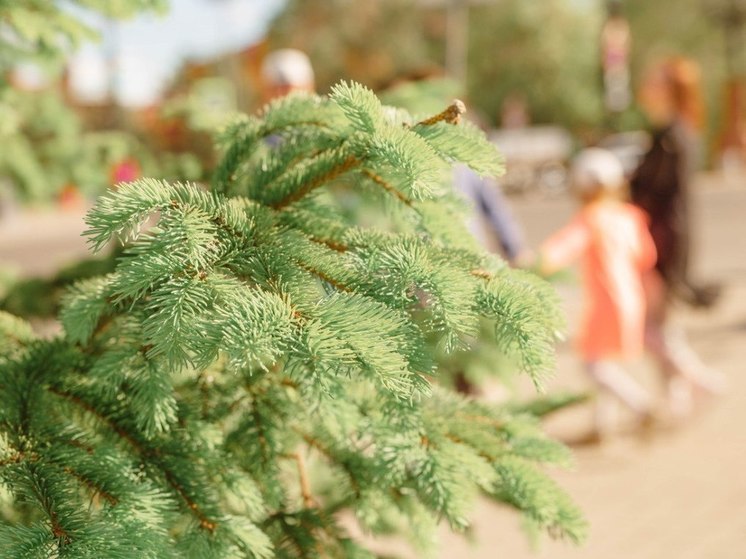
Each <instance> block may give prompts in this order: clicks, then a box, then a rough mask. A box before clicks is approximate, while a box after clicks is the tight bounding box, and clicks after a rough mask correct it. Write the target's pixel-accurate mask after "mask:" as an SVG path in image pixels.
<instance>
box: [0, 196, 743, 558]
mask: <svg viewBox="0 0 746 559" xmlns="http://www.w3.org/2000/svg"><path fill="white" fill-rule="evenodd" d="M695 198H696V202H697V203H696V204H695V211H696V220H697V225H698V230H699V233H700V235H699V237H698V243H697V250H696V258H695V260H696V263H695V264H696V269H697V271H698V272H699V273H700V275H701V276H702V277H707V278H718V279H721V280H723V281H725V282H726V283H727V286H728V289H727V292H726V295H725V298H724V300H723V301H722V304H720V305H719V307H718V308H717V309H716V310H715V311H714V312H711V313H709V314H694V313H691V312H688V311H683V310H682V311H681V312H680V313H679V317H678V318H679V320H680V321H681V322H682V324H684V325H685V326H686V328H687V331H688V333H689V336H690V338H691V341H692V344H693V346H694V347H695V348H696V349H697V350H698V351H699V352H700V354H701V355H702V356H703V358H704V359H705V360H706V361H707V362H708V363H709V364H711V365H712V366H714V367H717V368H719V369H720V370H722V371H723V372H724V373H726V375H727V376H728V378H729V381H730V390H729V392H728V394H727V395H726V396H725V397H723V398H721V399H719V400H718V401H710V402H703V403H702V405H701V406H700V409H699V412H698V414H697V415H696V417H694V418H693V419H692V420H691V421H690V422H689V423H688V424H686V425H684V426H682V427H681V428H679V429H677V430H674V431H670V432H665V433H660V434H658V435H657V436H656V437H654V438H653V439H652V440H651V441H649V442H642V441H639V440H636V439H633V438H621V439H619V440H616V441H613V442H612V443H611V444H609V445H608V446H605V447H603V448H585V449H578V450H577V453H576V455H577V467H576V469H575V470H574V471H571V472H557V474H556V478H557V479H558V480H559V482H560V483H561V484H562V485H563V486H564V487H566V488H567V490H568V491H569V492H570V493H571V494H572V495H573V496H574V497H575V499H576V500H577V502H578V503H579V504H580V505H581V507H582V508H583V510H584V511H585V513H586V515H587V517H588V519H589V521H590V524H591V535H590V539H589V541H588V542H587V544H586V545H585V546H584V547H581V548H574V547H572V546H570V545H568V544H565V543H561V542H551V541H545V542H544V544H543V545H542V547H541V548H540V549H539V550H538V551H536V552H531V551H530V548H529V545H528V543H527V541H526V539H525V538H524V537H523V536H522V535H521V534H520V532H519V531H518V527H519V523H520V522H519V519H518V518H517V517H516V516H515V515H514V514H512V513H510V512H508V511H506V510H504V509H501V508H498V507H494V506H492V505H490V504H489V503H486V502H484V503H480V504H479V506H478V509H477V511H476V518H477V520H476V523H475V527H474V538H473V539H474V540H476V542H477V543H475V544H470V543H469V542H467V541H466V540H464V539H463V538H461V537H458V536H454V535H452V534H449V533H448V532H447V531H446V530H443V533H442V541H441V545H440V547H439V549H440V550H441V552H440V554H439V557H440V558H442V559H458V558H467V557H468V558H470V559H493V558H498V557H499V558H507V559H523V558H540V559H545V558H551V559H590V558H593V559H622V558H624V559H668V558H676V559H742V558H744V557H746V427H744V425H746V375H745V374H744V363H745V362H746V240H745V239H746V187H744V186H741V187H739V186H735V187H733V186H731V187H728V188H720V187H718V186H717V185H715V186H708V187H707V188H706V189H705V190H703V191H702V192H700V193H698V194H697V195H696V197H695ZM515 210H516V213H517V214H518V216H519V217H520V218H521V220H522V221H523V223H524V224H525V226H526V229H527V234H528V237H529V240H530V242H531V243H532V244H533V246H536V245H537V244H538V243H539V242H540V240H541V239H542V238H543V237H544V236H545V235H547V234H548V233H549V232H551V231H552V230H553V229H554V228H556V227H558V226H559V225H561V224H562V223H563V222H564V221H565V220H566V219H567V217H568V216H569V215H570V213H571V212H572V210H573V205H572V204H571V203H570V202H568V201H565V200H554V201H536V200H516V201H515ZM51 223H54V225H50V224H51ZM82 228H83V227H82V223H81V222H80V212H75V211H73V212H70V213H68V214H67V215H65V216H62V217H61V218H56V219H55V220H53V221H52V220H50V219H49V218H48V216H46V215H43V214H34V215H31V216H26V218H25V219H24V220H23V221H16V223H15V224H13V223H11V222H7V221H6V222H0V264H3V265H5V264H8V263H9V262H15V263H18V264H19V266H20V267H21V269H22V270H23V271H25V272H27V273H48V272H51V271H52V270H54V269H56V268H57V267H59V265H61V264H63V263H65V262H67V261H70V260H71V259H75V258H76V257H77V256H78V255H81V254H85V253H86V249H85V246H84V244H83V243H82V242H80V241H79V240H78V237H77V235H78V234H79V232H80V231H81V230H82ZM41 247H46V250H44V251H41V250H40V248H41ZM50 248H51V249H52V250H50ZM42 255H45V256H42ZM561 291H562V293H563V295H564V296H565V299H566V301H567V304H568V307H570V308H569V309H568V310H571V307H574V304H573V303H574V302H576V301H577V290H576V289H575V288H573V287H565V288H562V290H561ZM559 365H560V366H559V372H558V375H557V377H556V379H555V380H554V381H553V386H556V387H571V388H582V387H584V386H585V385H584V379H583V376H582V374H581V372H580V370H579V368H578V367H577V364H576V362H575V360H574V358H573V356H572V355H571V354H570V353H569V352H568V350H567V349H566V348H563V349H562V350H561V352H560V356H559ZM637 374H638V376H639V378H640V379H641V380H642V381H643V382H645V383H646V384H647V385H649V386H650V387H651V388H654V387H655V383H654V379H653V373H652V370H651V369H650V368H649V367H646V366H645V365H644V364H643V366H642V367H641V368H640V370H639V371H638V372H637ZM587 420H588V415H587V410H585V409H578V410H574V411H570V412H566V413H564V414H563V415H560V416H558V417H556V418H555V419H554V420H552V421H550V423H549V424H548V429H549V430H550V431H552V432H554V433H557V434H559V435H562V436H567V435H568V434H573V433H577V432H579V431H582V429H583V428H584V426H585V425H587Z"/></svg>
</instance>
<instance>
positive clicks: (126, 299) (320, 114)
mask: <svg viewBox="0 0 746 559" xmlns="http://www.w3.org/2000/svg"><path fill="white" fill-rule="evenodd" d="M462 111H463V108H462V105H460V103H458V102H456V103H454V104H453V105H452V106H450V107H449V108H448V109H447V110H445V111H444V112H442V113H440V114H439V115H437V116H435V117H431V118H425V119H423V118H419V117H413V116H411V115H409V114H408V113H406V112H404V111H402V110H396V109H392V108H389V107H384V106H382V105H381V104H380V102H379V101H378V99H377V98H376V97H375V95H373V94H372V93H371V92H370V91H368V90H367V89H365V88H363V87H361V86H358V85H355V84H351V85H348V84H344V83H342V84H340V85H338V86H336V87H335V88H334V90H333V92H332V94H331V96H330V97H329V98H321V97H316V96H310V95H305V94H303V95H297V94H296V95H291V96H289V97H286V98H283V99H280V100H277V101H275V102H273V103H271V104H270V105H269V106H267V107H266V108H265V109H264V110H263V111H262V112H261V113H260V114H259V115H258V116H252V117H244V118H242V119H240V120H239V121H237V122H236V123H235V124H233V125H231V126H229V127H228V128H227V129H226V131H225V133H224V135H223V137H222V142H223V146H222V147H223V153H224V155H223V159H222V161H221V163H220V164H219V166H218V168H217V170H216V172H215V174H214V181H213V185H212V189H211V191H207V190H205V189H203V188H201V187H199V186H197V185H193V184H179V183H177V184H169V183H167V182H164V181H159V180H154V179H144V180H139V181H136V182H133V183H129V184H123V185H120V187H119V188H118V190H116V191H113V192H111V193H109V194H107V195H105V196H103V197H102V198H101V199H100V200H99V201H98V203H97V205H96V207H95V208H94V209H93V210H92V211H91V212H90V213H89V215H88V217H87V223H88V226H89V229H88V231H87V233H86V234H87V235H88V238H89V240H90V243H91V245H92V247H93V248H94V249H95V250H100V249H102V248H103V247H105V246H106V245H107V244H108V243H109V242H111V241H112V240H116V241H118V242H121V243H123V244H124V252H123V254H122V256H121V257H120V258H119V259H118V262H117V266H116V268H115V270H114V271H113V272H112V273H109V274H106V275H102V276H96V277H92V278H89V279H87V280H84V281H82V282H80V283H78V284H76V285H75V286H74V287H73V288H72V289H71V290H70V291H69V292H68V294H67V295H66V297H65V300H64V303H63V310H62V312H61V322H62V324H63V327H64V332H63V333H62V334H61V335H60V336H59V337H56V338H54V339H51V340H42V339H38V338H36V337H35V336H34V334H33V333H32V331H31V330H30V328H29V327H28V326H27V325H26V324H25V323H24V322H22V321H21V320H19V319H17V318H15V317H13V316H11V315H8V314H0V330H1V333H0V334H1V335H0V480H2V487H3V488H4V492H3V493H2V496H1V497H0V556H1V557H14V558H24V559H26V558H48V557H59V558H70V559H73V558H75V559H79V558H89V557H90V558H101V557H106V558H110V559H118V558H138V559H139V558H153V559H164V558H168V557H178V558H182V557H188V558H195V559H210V558H233V557H257V558H269V557H278V558H296V557H336V558H340V559H341V558H356V557H360V558H362V557H376V555H375V553H373V552H371V551H370V550H369V549H368V548H367V546H366V543H365V542H363V541H358V540H356V539H354V538H352V537H351V536H350V535H348V533H347V531H346V530H345V528H344V527H343V524H342V523H341V521H340V516H342V515H345V514H347V515H353V516H354V518H356V519H357V521H358V522H359V523H360V525H361V526H362V527H363V528H364V529H365V530H366V531H369V532H370V533H372V534H374V535H375V534H391V533H399V534H405V535H409V536H411V537H412V538H413V539H414V540H417V541H418V542H419V543H420V545H421V546H423V547H427V544H428V543H429V542H432V535H433V531H434V529H435V527H436V525H437V524H438V522H440V521H441V520H444V521H446V522H447V523H448V524H450V526H451V527H452V528H453V529H455V530H463V529H465V528H467V527H468V525H469V515H470V511H471V508H472V505H473V503H474V500H475V498H476V497H477V496H478V495H480V494H485V495H488V496H490V497H492V498H494V499H495V500H497V501H499V502H503V503H506V504H508V505H510V506H513V507H515V508H516V509H518V510H519V511H521V512H522V514H523V515H524V516H525V518H526V520H527V522H528V525H529V526H531V527H533V528H534V529H541V530H544V531H547V532H549V533H550V534H551V535H553V536H561V537H566V538H569V539H570V540H573V541H578V540H580V539H582V537H583V534H584V531H585V524H584V521H583V519H582V516H581V515H580V513H579V511H578V509H577V508H576V507H575V505H574V504H573V503H572V502H571V500H570V499H569V498H568V496H567V495H566V494H565V493H564V492H563V491H562V490H561V489H560V488H559V487H558V486H557V485H556V484H555V483H554V482H553V481H552V480H551V479H550V478H549V477H547V476H546V475H545V473H544V472H543V470H542V466H543V465H544V464H557V465H566V464H568V463H569V462H570V456H569V454H568V451H567V450H566V449H565V448H564V447H563V446H562V445H560V444H559V443H557V442H555V441H552V440H550V439H549V438H547V437H546V436H545V435H543V434H542V432H541V429H540V427H539V425H538V420H537V419H536V417H535V416H534V415H533V414H532V413H530V412H528V411H527V410H525V409H519V408H512V409H507V408H505V409H499V408H495V407H490V406H487V405H484V404H482V403H479V402H477V401H474V400H471V399H467V398H464V397H462V396H460V395H457V394H454V393H452V392H450V391H449V390H446V389H444V388H442V387H439V386H438V385H437V384H436V383H435V382H434V381H435V379H436V378H437V374H438V370H437V364H436V361H435V357H434V352H433V347H434V346H436V347H437V348H438V349H439V350H440V351H445V352H450V351H456V350H461V349H463V348H465V347H468V346H469V345H470V344H471V343H473V342H474V341H475V340H476V339H477V337H478V335H479V331H480V327H481V325H482V324H483V321H484V320H487V321H490V323H491V324H492V325H493V327H494V329H495V337H496V339H497V340H498V341H499V343H500V344H501V346H502V348H503V349H504V350H505V351H506V352H508V353H511V354H513V355H515V356H516V358H517V360H518V361H519V362H520V363H521V365H522V368H523V369H524V370H525V371H526V373H528V374H529V375H531V377H532V378H533V379H534V380H535V382H536V384H537V385H540V384H541V380H542V378H543V376H544V375H545V374H546V373H547V372H549V371H550V370H551V368H552V366H553V345H554V339H555V335H556V331H557V329H558V328H559V327H560V326H561V320H560V317H559V314H558V311H557V306H556V301H555V296H554V293H553V291H552V289H551V288H550V287H549V286H548V285H546V284H545V283H543V282H542V281H540V280H538V279H536V278H535V277H534V276H532V275H530V274H528V273H525V272H520V271H516V270H512V269H510V268H508V267H507V266H506V265H505V264H504V263H503V262H502V261H500V260H499V259H497V258H496V257H493V256H489V255H486V254H483V253H481V252H479V251H478V250H475V249H474V248H473V243H471V242H470V241H469V238H468V234H467V232H466V230H465V227H464V226H463V225H462V223H463V219H462V216H461V214H460V212H459V211H458V209H457V206H455V205H454V204H452V203H451V198H452V194H451V193H450V191H449V188H448V186H444V185H447V181H444V180H443V176H444V174H447V172H448V168H449V165H450V164H451V163H453V162H465V163H466V164H468V165H470V166H471V167H472V168H473V169H475V170H476V171H477V172H479V173H484V174H497V173H499V172H500V171H501V163H500V158H499V157H498V154H497V153H496V152H495V149H494V147H493V146H492V145H491V144H490V143H489V142H487V140H486V139H485V138H484V136H483V134H482V133H481V132H480V131H478V130H477V129H476V128H474V127H472V126H471V125H469V124H468V123H464V122H461V123H459V122H458V121H459V117H460V114H461V112H462ZM359 203H364V204H366V207H367V208H368V211H367V212H366V213H365V214H360V213H359V212H355V211H352V210H351V206H352V205H354V204H359ZM361 215H365V216H368V217H366V218H365V219H361V217H360V216H361ZM545 407H546V406H545Z"/></svg>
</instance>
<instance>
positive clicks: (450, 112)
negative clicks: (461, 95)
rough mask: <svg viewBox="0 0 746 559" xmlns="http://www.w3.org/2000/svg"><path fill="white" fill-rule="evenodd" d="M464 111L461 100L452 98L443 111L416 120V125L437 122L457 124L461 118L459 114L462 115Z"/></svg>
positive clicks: (427, 124)
mask: <svg viewBox="0 0 746 559" xmlns="http://www.w3.org/2000/svg"><path fill="white" fill-rule="evenodd" d="M464 113H466V106H465V105H464V103H463V101H460V100H459V99H454V100H453V103H451V104H450V105H448V107H447V108H446V109H445V110H444V111H442V112H440V113H438V114H437V115H435V116H431V117H430V118H427V119H425V120H423V121H420V122H418V123H417V126H432V125H433V124H436V123H438V122H446V123H448V124H458V123H459V121H460V120H461V115H463V114H464Z"/></svg>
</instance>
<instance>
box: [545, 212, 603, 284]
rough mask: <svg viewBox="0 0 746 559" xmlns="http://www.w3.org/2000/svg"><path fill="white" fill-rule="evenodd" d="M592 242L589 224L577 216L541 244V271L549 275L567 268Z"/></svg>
mask: <svg viewBox="0 0 746 559" xmlns="http://www.w3.org/2000/svg"><path fill="white" fill-rule="evenodd" d="M589 242H590V235H589V231H588V226H587V225H586V224H585V222H584V221H583V220H582V219H580V218H575V219H574V220H573V221H572V222H570V224H569V225H566V226H565V227H563V228H562V229H560V230H559V231H557V232H556V233H554V234H553V235H552V236H551V237H549V238H548V239H547V240H546V241H544V244H542V246H541V250H540V251H539V273H540V274H541V275H543V276H549V275H552V274H554V273H555V272H557V271H558V270H561V269H562V268H566V267H567V266H569V265H570V264H572V263H573V262H575V261H576V260H578V258H580V256H581V255H582V254H583V253H584V252H585V251H586V250H587V248H588V243H589Z"/></svg>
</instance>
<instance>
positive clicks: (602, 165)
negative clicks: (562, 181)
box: [571, 148, 624, 194]
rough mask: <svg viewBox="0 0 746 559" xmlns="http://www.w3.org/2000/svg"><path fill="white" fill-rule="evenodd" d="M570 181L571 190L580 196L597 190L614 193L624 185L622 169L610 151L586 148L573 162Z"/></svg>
mask: <svg viewBox="0 0 746 559" xmlns="http://www.w3.org/2000/svg"><path fill="white" fill-rule="evenodd" d="M571 179H572V185H573V188H574V189H575V190H576V191H577V192H578V193H581V194H582V193H588V192H592V191H593V190H596V189H598V188H601V189H603V190H607V191H614V190H618V189H620V188H621V187H622V186H623V185H624V168H623V167H622V163H621V162H620V161H619V159H618V158H617V157H616V156H615V155H614V154H613V153H611V152H610V151H607V150H605V149H601V148H588V149H585V150H583V151H582V152H580V155H578V156H577V157H576V158H575V160H574V161H573V164H572V170H571Z"/></svg>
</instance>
